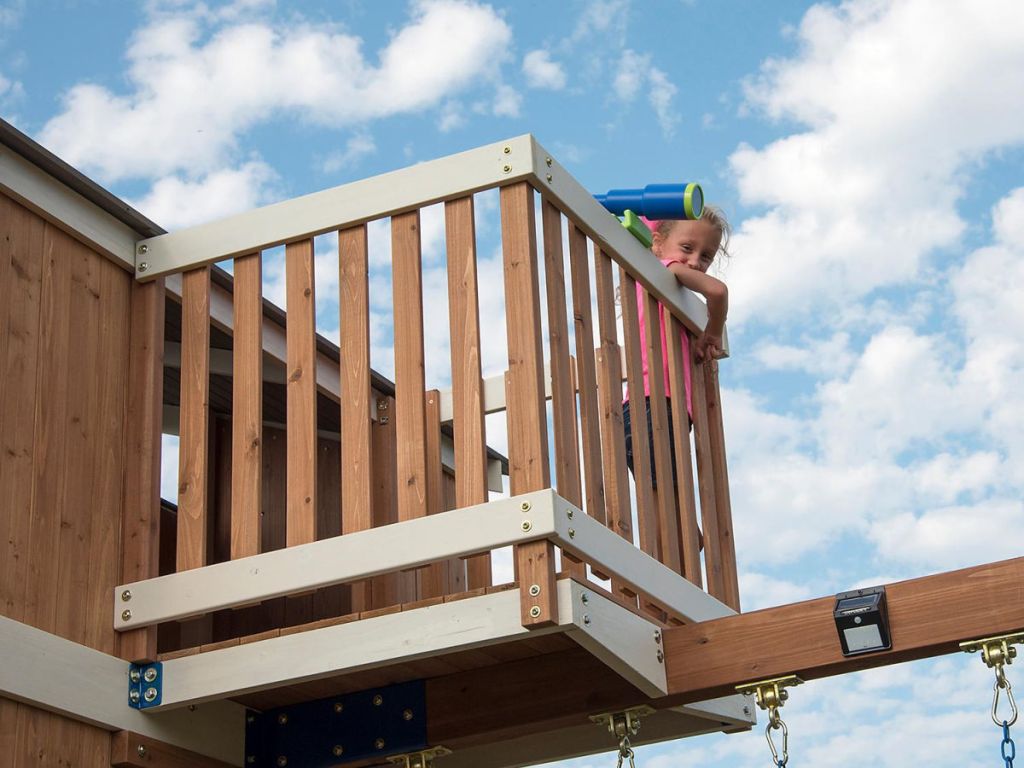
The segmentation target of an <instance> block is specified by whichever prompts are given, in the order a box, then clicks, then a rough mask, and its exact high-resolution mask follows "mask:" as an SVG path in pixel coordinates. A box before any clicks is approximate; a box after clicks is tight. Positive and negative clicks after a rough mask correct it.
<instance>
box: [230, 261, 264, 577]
mask: <svg viewBox="0 0 1024 768" xmlns="http://www.w3.org/2000/svg"><path fill="white" fill-rule="evenodd" d="M234 299H235V302H234V339H233V347H234V353H233V355H232V359H233V368H232V382H231V384H232V406H231V420H232V434H231V518H230V519H231V530H230V536H231V558H232V559H235V558H239V557H248V556H250V555H256V554H259V551H260V525H261V520H262V511H263V501H262V491H263V488H262V483H263V481H262V479H261V471H262V463H263V256H262V254H259V253H253V254H249V255H248V256H240V257H238V258H236V259H235V285H234Z"/></svg>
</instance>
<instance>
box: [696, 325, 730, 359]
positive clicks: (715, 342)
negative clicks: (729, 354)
mask: <svg viewBox="0 0 1024 768" xmlns="http://www.w3.org/2000/svg"><path fill="white" fill-rule="evenodd" d="M695 354H696V356H697V361H698V362H701V363H703V362H704V361H706V360H718V359H719V358H720V357H723V352H722V334H720V333H709V332H708V331H704V333H702V334H701V335H700V336H698V337H697V347H696V350H695Z"/></svg>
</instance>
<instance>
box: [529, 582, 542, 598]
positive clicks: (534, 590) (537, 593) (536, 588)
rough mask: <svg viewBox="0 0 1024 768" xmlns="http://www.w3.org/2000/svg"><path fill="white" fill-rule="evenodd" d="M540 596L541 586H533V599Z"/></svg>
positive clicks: (531, 591) (531, 586)
mask: <svg viewBox="0 0 1024 768" xmlns="http://www.w3.org/2000/svg"><path fill="white" fill-rule="evenodd" d="M539 594H540V584H531V585H530V596H531V597H536V596H537V595H539Z"/></svg>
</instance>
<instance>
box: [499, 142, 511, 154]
mask: <svg viewBox="0 0 1024 768" xmlns="http://www.w3.org/2000/svg"><path fill="white" fill-rule="evenodd" d="M501 151H502V152H504V153H505V154H506V155H509V154H511V153H512V147H510V146H509V145H508V144H506V145H505V146H504V147H502V148H501Z"/></svg>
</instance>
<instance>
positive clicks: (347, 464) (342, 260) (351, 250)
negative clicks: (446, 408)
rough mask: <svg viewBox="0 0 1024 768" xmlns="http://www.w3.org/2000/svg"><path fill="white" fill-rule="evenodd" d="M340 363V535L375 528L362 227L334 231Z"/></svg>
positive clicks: (356, 594) (363, 587)
mask: <svg viewBox="0 0 1024 768" xmlns="http://www.w3.org/2000/svg"><path fill="white" fill-rule="evenodd" d="M338 269H339V278H338V296H339V300H338V309H339V312H340V314H341V318H340V325H339V327H340V329H341V339H340V347H341V353H340V358H341V360H340V365H341V416H340V418H341V434H342V435H343V436H344V439H343V440H342V442H341V533H342V535H344V534H346V533H354V532H355V531H363V530H366V529H367V528H370V527H371V526H372V525H373V519H372V512H373V502H372V500H371V498H370V488H371V482H370V473H371V467H372V465H371V463H370V455H371V445H370V422H371V418H370V411H371V408H372V407H373V402H372V399H371V392H370V289H369V281H370V273H369V261H368V255H367V244H366V225H365V224H363V225H360V226H358V227H352V228H351V229H343V230H342V231H340V232H339V233H338ZM368 592H369V583H368V582H360V583H359V584H353V585H352V608H353V610H357V611H362V610H367V609H368V608H369V607H370V606H369V594H368Z"/></svg>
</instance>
